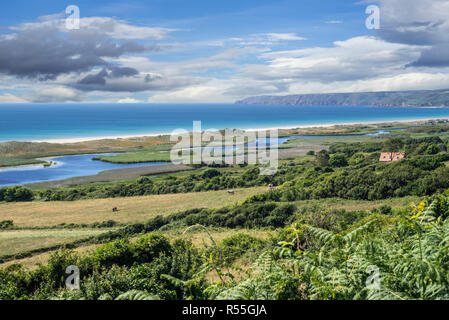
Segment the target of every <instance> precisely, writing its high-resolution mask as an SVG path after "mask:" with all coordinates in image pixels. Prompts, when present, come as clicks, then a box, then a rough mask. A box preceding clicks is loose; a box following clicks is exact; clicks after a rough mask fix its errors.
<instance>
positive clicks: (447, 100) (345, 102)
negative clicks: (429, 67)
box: [236, 89, 449, 107]
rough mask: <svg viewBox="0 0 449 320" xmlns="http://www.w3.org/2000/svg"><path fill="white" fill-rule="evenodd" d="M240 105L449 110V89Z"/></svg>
mask: <svg viewBox="0 0 449 320" xmlns="http://www.w3.org/2000/svg"><path fill="white" fill-rule="evenodd" d="M236 103H237V104H261V105H288V106H382V107H392V106H402V107H429V106H438V107H440V106H443V107H449V89H446V90H427V91H391V92H358V93H327V94H300V95H289V96H259V97H250V98H246V99H243V100H240V101H237V102H236Z"/></svg>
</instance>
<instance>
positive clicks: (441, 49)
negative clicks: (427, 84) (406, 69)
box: [408, 44, 449, 67]
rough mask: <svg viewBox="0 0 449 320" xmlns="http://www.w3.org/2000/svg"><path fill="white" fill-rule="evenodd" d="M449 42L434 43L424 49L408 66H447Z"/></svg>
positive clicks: (448, 65) (448, 62) (448, 63)
mask: <svg viewBox="0 0 449 320" xmlns="http://www.w3.org/2000/svg"><path fill="white" fill-rule="evenodd" d="M448 53H449V44H444V45H436V46H433V47H432V48H430V49H428V50H424V51H423V52H422V53H421V56H420V57H419V58H418V60H416V61H414V62H413V63H411V64H409V65H408V66H410V67H449V56H448Z"/></svg>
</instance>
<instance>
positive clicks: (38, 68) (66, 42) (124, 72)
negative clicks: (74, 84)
mask: <svg viewBox="0 0 449 320" xmlns="http://www.w3.org/2000/svg"><path fill="white" fill-rule="evenodd" d="M62 21H63V19H57V18H55V17H54V16H47V17H43V18H41V19H40V20H39V21H38V22H34V23H26V24H22V25H19V26H15V27H12V28H11V29H12V30H13V31H14V33H12V34H8V35H6V36H3V37H2V38H0V73H3V74H7V75H13V76H17V77H20V78H30V79H38V80H41V81H46V80H55V79H56V78H57V77H58V76H60V75H63V74H69V73H81V72H86V71H89V70H92V69H94V68H97V67H103V68H106V69H107V70H109V71H110V73H111V74H110V75H109V76H110V77H113V78H116V77H124V76H132V75H135V74H137V73H138V71H137V70H133V69H131V68H126V67H122V68H121V67H118V66H114V65H111V64H110V63H109V62H108V61H107V59H108V58H118V57H121V56H124V55H128V54H140V53H144V52H148V51H157V50H158V47H157V46H155V45H144V44H141V43H138V42H135V41H132V40H129V39H141V38H150V39H160V38H162V37H164V36H165V35H166V33H167V32H168V29H167V30H165V29H164V30H161V29H159V28H156V29H154V28H142V27H134V26H129V25H126V24H124V23H123V22H120V21H117V20H115V19H113V18H85V19H82V20H81V28H80V29H79V30H68V29H66V28H65V25H63V22H62ZM128 32H129V33H132V34H133V36H131V35H129V34H128ZM124 37H125V38H126V40H125V39H123V40H117V38H118V39H121V38H124ZM102 76H103V77H102ZM101 78H104V74H100V75H97V77H96V78H93V77H90V78H87V79H82V80H81V81H82V82H92V81H93V82H95V81H96V82H98V81H102V80H101Z"/></svg>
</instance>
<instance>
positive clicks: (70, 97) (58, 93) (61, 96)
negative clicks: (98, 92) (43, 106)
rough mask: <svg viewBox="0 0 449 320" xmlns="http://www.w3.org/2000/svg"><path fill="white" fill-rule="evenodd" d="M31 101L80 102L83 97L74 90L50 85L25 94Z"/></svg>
mask: <svg viewBox="0 0 449 320" xmlns="http://www.w3.org/2000/svg"><path fill="white" fill-rule="evenodd" d="M25 96H26V98H27V100H29V101H32V102H42V103H44V102H47V103H48V102H61V101H64V102H81V101H83V99H85V97H84V96H83V95H81V94H80V93H79V92H77V91H76V90H73V89H71V88H67V87H62V86H54V87H53V86H52V87H48V88H43V89H40V90H36V91H34V92H31V93H28V94H26V95H25Z"/></svg>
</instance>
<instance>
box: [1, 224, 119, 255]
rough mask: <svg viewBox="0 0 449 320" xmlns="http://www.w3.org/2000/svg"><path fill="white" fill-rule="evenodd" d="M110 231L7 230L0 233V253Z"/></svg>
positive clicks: (65, 241)
mask: <svg viewBox="0 0 449 320" xmlns="http://www.w3.org/2000/svg"><path fill="white" fill-rule="evenodd" d="M111 230H112V229H75V230H72V229H60V230H48V229H47V230H8V231H2V232H0V253H1V254H2V255H8V254H15V253H20V252H24V251H28V250H32V249H37V248H42V247H47V246H52V245H57V244H64V243H69V242H72V241H75V240H78V239H83V238H88V237H90V236H96V235H99V234H101V233H105V232H108V231H111Z"/></svg>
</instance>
